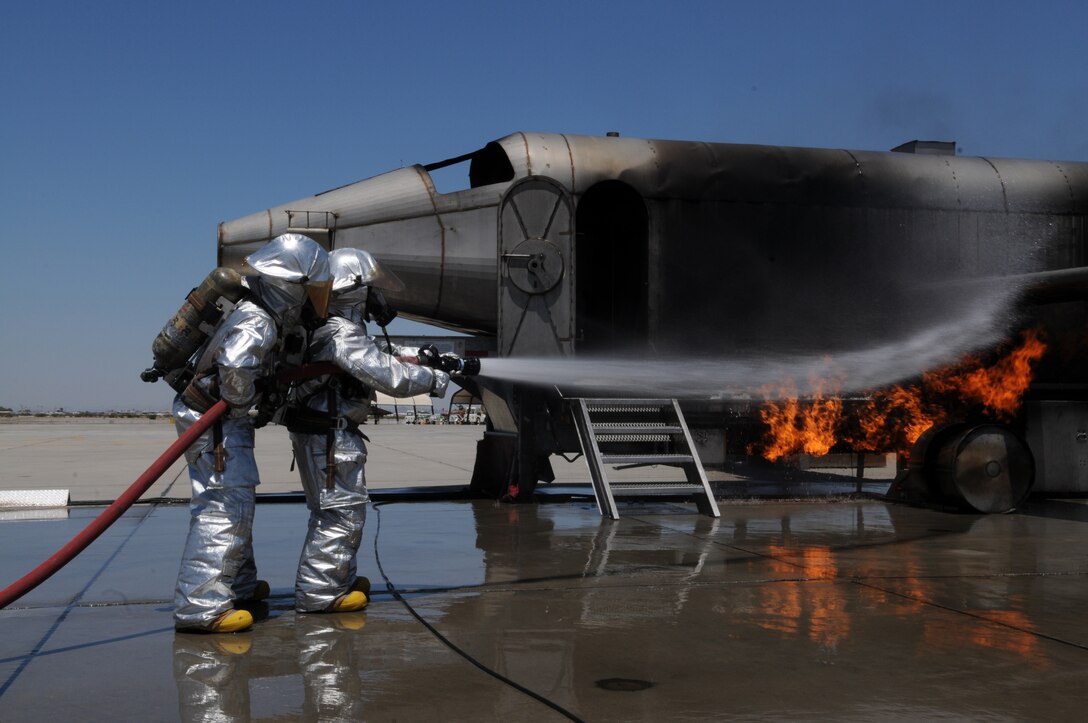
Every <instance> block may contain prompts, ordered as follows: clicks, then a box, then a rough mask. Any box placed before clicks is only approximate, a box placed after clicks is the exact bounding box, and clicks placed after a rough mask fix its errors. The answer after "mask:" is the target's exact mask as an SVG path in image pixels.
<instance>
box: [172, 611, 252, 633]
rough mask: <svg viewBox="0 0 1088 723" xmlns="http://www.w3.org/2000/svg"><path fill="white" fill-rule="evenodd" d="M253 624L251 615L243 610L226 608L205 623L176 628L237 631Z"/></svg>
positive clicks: (192, 631) (184, 631) (180, 630)
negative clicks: (223, 611)
mask: <svg viewBox="0 0 1088 723" xmlns="http://www.w3.org/2000/svg"><path fill="white" fill-rule="evenodd" d="M252 625H253V616H252V615H250V614H249V613H248V612H246V611H245V610H228V611H226V612H225V613H223V614H222V615H220V616H219V617H217V618H216V619H215V620H213V621H211V622H210V623H207V624H205V625H193V626H189V627H180V628H177V631H178V632H179V633H237V632H239V631H242V630H246V629H247V628H249V627H250V626H252Z"/></svg>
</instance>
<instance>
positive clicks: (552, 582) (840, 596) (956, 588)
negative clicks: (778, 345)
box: [0, 500, 1088, 721]
mask: <svg viewBox="0 0 1088 723" xmlns="http://www.w3.org/2000/svg"><path fill="white" fill-rule="evenodd" d="M1084 509H1085V508H1084V506H1083V505H1082V504H1080V503H1078V502H1056V503H1035V504H1033V505H1032V506H1031V507H1030V508H1029V509H1028V510H1027V511H1026V512H1025V513H1022V514H1015V515H1003V516H991V517H977V516H964V515H952V514H946V513H941V512H934V511H927V510H919V509H913V508H907V507H900V506H895V505H888V504H885V503H883V502H879V501H873V500H859V501H851V502H839V503H822V502H793V503H766V502H764V503H745V504H740V503H727V504H724V505H723V506H722V517H721V519H718V520H712V519H709V518H706V517H702V516H700V515H698V514H696V513H695V511H694V507H693V506H690V505H681V504H667V503H661V504H645V505H636V504H632V505H628V506H627V507H625V509H624V511H623V515H624V516H623V518H622V519H621V520H619V521H618V522H614V523H613V522H608V521H602V520H601V519H600V517H599V516H598V515H597V512H596V509H595V507H594V506H593V505H592V503H567V504H543V505H531V506H528V505H527V506H521V505H518V506H510V505H499V504H495V503H491V502H427V503H401V502H398V503H382V504H379V505H378V506H377V508H376V510H375V511H374V512H373V513H372V514H371V516H370V518H369V519H368V522H367V536H368V537H367V541H366V542H365V543H364V548H363V553H362V554H361V556H360V569H361V570H362V571H363V572H364V573H365V574H368V575H369V576H370V577H371V578H372V580H373V581H374V588H375V595H374V600H373V602H372V604H371V606H370V608H369V609H368V610H367V611H366V612H364V613H355V614H348V615H338V616H321V615H308V616H307V615H296V614H295V613H294V611H293V609H292V591H291V584H292V582H293V568H294V565H295V562H296V561H297V555H298V549H299V547H300V546H301V539H302V535H303V532H304V527H305V517H306V515H305V510H304V508H303V507H302V506H301V505H262V506H261V507H260V508H259V509H258V513H257V519H258V522H257V528H256V540H255V545H256V549H257V555H258V564H259V565H260V566H261V570H262V577H267V578H269V579H270V580H271V581H272V585H273V596H272V598H271V600H270V605H269V609H268V610H267V615H266V616H265V617H264V619H263V620H261V621H260V622H259V623H258V624H257V626H256V627H255V629H254V630H253V631H252V632H249V633H244V634H239V635H207V636H192V635H176V634H175V633H174V631H173V629H172V627H171V617H170V609H171V603H170V601H171V595H172V587H173V577H174V575H175V574H176V570H177V563H178V558H179V555H180V548H181V544H182V540H183V537H184V526H185V523H186V518H187V512H186V510H185V509H184V508H182V507H154V508H142V509H138V510H135V511H133V512H131V513H130V514H129V515H126V517H125V518H124V519H123V520H122V522H121V523H119V524H118V525H116V526H115V528H116V529H111V530H110V531H109V532H108V533H107V534H106V535H105V536H104V537H103V539H101V540H100V541H99V542H97V543H95V545H93V546H92V547H91V548H90V549H89V550H88V551H87V552H86V553H85V554H84V555H83V556H82V557H80V558H79V559H78V560H77V561H76V562H75V563H73V565H72V566H70V567H69V568H68V569H66V570H64V571H62V572H61V573H60V574H59V575H58V576H57V577H56V578H55V579H54V580H51V581H49V582H47V583H46V584H45V585H43V586H42V587H40V588H39V589H37V590H35V591H34V592H32V593H31V594H30V595H29V596H27V598H24V600H22V601H20V602H18V603H16V605H15V606H14V608H13V609H9V610H6V611H3V612H0V636H2V639H3V640H4V641H5V642H4V645H3V649H2V650H3V652H2V653H0V719H2V720H5V721H8V720H11V721H22V720H46V719H55V718H58V717H60V716H67V717H69V718H74V719H79V720H107V719H108V720H119V719H120V720H124V719H133V720H137V719H138V720H182V721H195V720H201V721H203V720H230V721H235V720H238V721H241V720H336V719H343V720H364V719H369V720H394V719H395V720H434V719H436V718H442V719H450V720H468V719H474V720H475V719H481V720H499V719H502V720H533V721H536V720H563V719H564V718H574V719H583V720H684V719H711V718H727V719H741V720H743V719H760V720H763V719H797V718H801V719H829V718H832V719H855V720H863V719H864V720H870V719H874V718H880V719H910V720H915V719H931V718H970V719H977V718H997V719H1073V718H1077V719H1079V717H1080V713H1081V711H1080V708H1081V707H1082V706H1081V704H1080V700H1081V698H1082V696H1083V692H1082V688H1083V684H1082V681H1083V680H1084V678H1085V675H1086V674H1088V624H1086V623H1085V622H1084V615H1083V613H1082V610H1083V608H1084V604H1085V600H1086V598H1088V559H1086V556H1085V554H1084V549H1085V543H1086V542H1088V519H1086V516H1084V515H1082V514H1080V513H1081V512H1082V511H1083V510H1084ZM86 522H87V519H86V517H85V516H82V515H79V514H76V515H74V517H73V518H72V519H69V520H62V521H57V520H49V521H35V522H26V521H21V522H9V523H3V524H0V541H2V543H3V545H4V549H5V550H8V551H9V552H10V553H11V554H6V555H5V556H4V558H3V562H2V564H0V573H2V575H3V579H4V580H5V581H7V580H12V579H15V578H16V577H18V576H19V575H21V574H22V573H23V572H25V571H26V569H27V568H29V567H30V566H31V565H32V564H33V563H34V562H36V561H37V560H39V559H42V558H44V557H45V556H47V555H48V554H51V553H52V552H53V551H54V550H55V549H56V547H57V546H59V545H58V544H57V543H58V541H59V542H60V543H62V542H63V541H64V540H66V539H67V537H70V536H71V534H72V533H74V532H75V531H77V530H78V529H81V528H82V526H83V525H85V524H86ZM383 573H384V575H386V576H388V581H389V583H390V584H391V585H392V586H393V589H392V590H391V589H390V588H387V587H386V585H385V580H383V579H382V576H383ZM394 592H395V595H394Z"/></svg>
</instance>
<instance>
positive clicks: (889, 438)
mask: <svg viewBox="0 0 1088 723" xmlns="http://www.w3.org/2000/svg"><path fill="white" fill-rule="evenodd" d="M1045 351H1046V343H1045V342H1044V341H1043V338H1042V332H1041V331H1040V330H1038V329H1030V330H1028V331H1026V332H1024V335H1023V341H1022V342H1021V343H1020V345H1019V346H1017V347H1016V348H1015V349H1013V350H1012V351H1011V352H1009V353H1008V354H1007V355H1005V356H1004V357H1002V358H1000V359H999V360H998V361H997V362H996V363H994V364H993V365H991V366H985V365H984V362H983V360H982V359H981V358H979V357H977V356H970V357H967V358H965V359H964V360H963V361H961V362H960V363H959V364H956V365H954V366H950V367H944V368H942V369H938V370H936V371H932V372H926V373H925V374H923V375H922V381H921V384H915V385H908V386H894V387H891V388H890V389H884V390H878V391H876V392H874V393H872V394H871V395H869V397H868V399H867V401H865V402H864V403H863V404H861V405H859V406H857V407H856V408H855V407H852V408H851V410H850V414H848V415H844V412H843V407H844V405H843V401H842V399H840V398H838V397H834V396H832V397H826V398H825V397H824V395H823V390H822V389H821V388H819V387H817V392H816V394H815V395H814V396H813V398H812V399H811V400H806V401H804V402H801V401H800V400H798V399H797V397H796V393H795V390H793V389H787V390H785V393H784V394H783V395H782V396H786V397H788V398H787V399H785V401H782V402H768V403H766V404H765V405H764V406H763V407H762V408H761V409H760V412H759V415H760V419H761V420H762V421H763V423H764V424H765V425H766V426H767V432H766V433H765V434H764V436H763V439H762V440H761V443H760V444H759V445H757V444H753V445H750V446H749V448H748V452H749V454H753V453H755V450H756V449H757V448H759V453H760V454H761V455H762V456H763V457H764V458H766V459H768V460H770V461H772V462H773V461H775V460H777V459H780V458H782V457H784V456H786V455H789V454H797V453H802V452H803V453H805V454H812V455H817V456H818V455H824V454H827V453H828V452H829V451H830V450H831V448H832V447H834V446H835V445H836V444H843V445H847V446H849V447H850V448H851V449H854V450H857V451H872V452H881V451H890V450H894V451H898V452H901V453H906V452H907V451H909V450H910V448H911V446H912V445H913V444H914V442H915V441H917V439H918V437H920V436H921V435H922V433H923V432H925V431H926V430H927V429H929V428H930V427H931V426H933V425H934V424H937V423H939V422H943V421H947V420H948V419H950V418H953V417H954V416H955V415H957V414H959V415H964V414H966V413H967V411H969V409H971V408H981V409H983V410H984V411H985V412H987V413H988V414H990V415H992V416H994V417H996V418H997V419H999V420H1009V419H1012V417H1013V416H1014V415H1015V414H1016V412H1017V410H1019V408H1020V401H1021V398H1022V397H1023V395H1024V392H1025V391H1026V390H1027V388H1028V385H1029V384H1030V383H1031V380H1032V376H1033V370H1032V366H1033V364H1035V362H1037V361H1038V360H1039V359H1040V358H1042V356H1043V354H1044V353H1045Z"/></svg>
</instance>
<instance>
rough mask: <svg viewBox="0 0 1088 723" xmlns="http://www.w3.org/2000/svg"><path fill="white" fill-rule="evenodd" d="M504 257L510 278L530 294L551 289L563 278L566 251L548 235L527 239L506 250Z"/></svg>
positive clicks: (515, 284) (541, 292)
mask: <svg viewBox="0 0 1088 723" xmlns="http://www.w3.org/2000/svg"><path fill="white" fill-rule="evenodd" d="M503 260H504V261H505V262H506V273H507V275H508V276H509V277H510V281H512V282H513V284H514V286H516V287H518V288H519V289H521V290H522V291H524V292H525V293H527V294H543V293H545V292H548V291H551V290H552V289H554V288H555V286H556V285H557V284H558V283H559V281H560V279H562V278H563V254H562V252H561V251H560V250H559V247H558V246H556V245H555V244H553V243H552V242H551V241H548V240H546V239H542V238H530V239H525V240H524V241H522V242H521V243H519V244H518V245H517V246H515V247H514V248H513V249H512V250H511V251H510V253H507V254H503Z"/></svg>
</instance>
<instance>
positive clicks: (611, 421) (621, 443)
mask: <svg viewBox="0 0 1088 723" xmlns="http://www.w3.org/2000/svg"><path fill="white" fill-rule="evenodd" d="M570 403H571V405H572V412H573V413H574V417H575V426H576V427H577V428H578V438H579V440H580V441H581V443H582V452H583V454H584V455H585V459H586V463H587V464H588V465H589V474H590V477H591V479H592V482H593V493H594V495H595V497H596V499H597V509H598V510H599V511H600V513H601V516H602V517H609V518H611V519H613V520H618V519H619V518H620V513H619V510H618V509H617V508H616V497H617V496H623V495H625V494H626V495H640V496H642V495H660V496H689V497H692V498H694V500H695V503H696V505H697V506H698V508H699V511H700V512H702V513H703V514H705V515H709V516H711V517H719V516H720V515H721V513H720V512H719V511H718V503H717V502H716V501H715V499H714V491H713V489H711V487H710V483H709V482H708V481H707V479H706V472H705V471H704V470H703V465H702V463H701V462H700V461H699V455H698V454H696V452H695V445H694V444H693V443H692V440H691V432H690V431H689V430H688V425H687V422H686V421H685V420H684V414H683V412H681V411H680V404H679V403H678V402H677V401H676V400H675V399H585V398H575V399H571V400H570ZM605 465H631V466H644V465H669V466H674V467H679V468H681V469H682V470H683V471H684V475H685V477H686V481H646V482H643V481H636V482H628V481H624V482H619V481H616V482H613V481H610V480H609V479H608V474H607V472H606V471H605Z"/></svg>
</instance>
